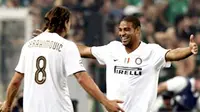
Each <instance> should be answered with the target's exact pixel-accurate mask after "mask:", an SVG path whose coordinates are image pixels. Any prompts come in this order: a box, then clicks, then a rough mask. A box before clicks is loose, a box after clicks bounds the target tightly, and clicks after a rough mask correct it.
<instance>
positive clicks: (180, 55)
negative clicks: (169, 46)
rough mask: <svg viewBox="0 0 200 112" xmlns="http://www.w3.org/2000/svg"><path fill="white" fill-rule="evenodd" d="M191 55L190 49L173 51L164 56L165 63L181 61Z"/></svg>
mask: <svg viewBox="0 0 200 112" xmlns="http://www.w3.org/2000/svg"><path fill="white" fill-rule="evenodd" d="M192 54H193V53H192V52H191V49H190V47H185V48H177V49H173V50H170V51H169V52H168V53H167V54H166V61H178V60H182V59H185V58H187V57H189V56H191V55H192Z"/></svg>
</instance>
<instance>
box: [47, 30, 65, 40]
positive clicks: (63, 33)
mask: <svg viewBox="0 0 200 112" xmlns="http://www.w3.org/2000/svg"><path fill="white" fill-rule="evenodd" d="M45 32H50V30H49V29H46V30H45ZM50 33H51V32H50ZM53 33H57V32H53ZM57 34H58V35H60V36H61V37H63V38H64V37H65V32H60V33H57Z"/></svg>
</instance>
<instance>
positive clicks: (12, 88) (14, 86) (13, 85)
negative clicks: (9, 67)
mask: <svg viewBox="0 0 200 112" xmlns="http://www.w3.org/2000/svg"><path fill="white" fill-rule="evenodd" d="M22 78H23V76H20V74H18V73H15V75H14V77H13V78H12V80H11V82H10V84H9V86H8V89H7V95H6V106H7V107H11V105H12V102H13V100H14V98H15V96H16V94H17V92H18V90H19V87H20V85H21V80H22Z"/></svg>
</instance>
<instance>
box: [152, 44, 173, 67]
mask: <svg viewBox="0 0 200 112" xmlns="http://www.w3.org/2000/svg"><path fill="white" fill-rule="evenodd" d="M153 50H154V53H155V56H154V62H155V66H156V68H163V67H170V66H171V62H167V61H166V59H165V56H166V54H167V52H169V49H164V48H163V47H161V46H160V45H158V44H154V47H153Z"/></svg>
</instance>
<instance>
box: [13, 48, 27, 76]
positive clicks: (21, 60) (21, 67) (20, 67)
mask: <svg viewBox="0 0 200 112" xmlns="http://www.w3.org/2000/svg"><path fill="white" fill-rule="evenodd" d="M15 71H16V72H20V73H24V72H25V47H24V46H23V47H22V50H21V54H20V57H19V61H18V64H17V66H16V68H15Z"/></svg>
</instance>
